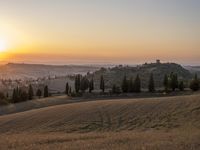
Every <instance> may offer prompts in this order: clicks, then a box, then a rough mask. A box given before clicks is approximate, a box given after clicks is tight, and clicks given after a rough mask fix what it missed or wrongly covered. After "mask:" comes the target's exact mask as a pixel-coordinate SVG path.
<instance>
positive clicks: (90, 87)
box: [89, 79, 94, 93]
mask: <svg viewBox="0 0 200 150" xmlns="http://www.w3.org/2000/svg"><path fill="white" fill-rule="evenodd" d="M93 90H94V80H93V79H91V80H90V83H89V92H90V93H92V91H93Z"/></svg>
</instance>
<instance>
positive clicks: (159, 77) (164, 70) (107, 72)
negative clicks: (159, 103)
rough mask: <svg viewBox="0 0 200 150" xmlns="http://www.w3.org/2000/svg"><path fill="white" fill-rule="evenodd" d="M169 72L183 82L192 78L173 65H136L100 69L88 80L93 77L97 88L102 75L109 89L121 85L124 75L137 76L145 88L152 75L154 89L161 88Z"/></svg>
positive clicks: (179, 66) (181, 68)
mask: <svg viewBox="0 0 200 150" xmlns="http://www.w3.org/2000/svg"><path fill="white" fill-rule="evenodd" d="M171 72H173V73H176V74H178V77H179V79H180V80H182V79H183V80H184V81H187V80H190V79H191V78H192V73H190V72H189V71H188V70H186V69H185V68H183V67H182V66H181V65H179V64H175V63H151V64H144V65H138V66H136V67H131V66H122V65H120V66H116V67H113V68H107V69H106V68H101V69H100V70H98V71H95V72H94V73H93V74H90V75H89V76H90V78H91V77H94V80H95V83H96V86H97V87H99V79H100V76H101V75H103V76H104V78H105V82H106V86H107V88H111V87H112V84H113V83H115V84H117V85H121V82H122V79H123V77H124V75H126V76H127V78H133V79H134V78H135V77H136V75H137V74H139V75H140V77H141V81H142V87H147V84H148V81H149V76H150V74H151V73H153V75H154V80H155V84H156V87H162V85H163V78H164V75H165V74H168V75H169V74H170V73H171Z"/></svg>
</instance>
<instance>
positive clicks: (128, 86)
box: [66, 72, 200, 95]
mask: <svg viewBox="0 0 200 150" xmlns="http://www.w3.org/2000/svg"><path fill="white" fill-rule="evenodd" d="M99 82H100V83H99V85H100V86H99V90H101V92H102V93H104V92H105V89H106V88H105V80H104V76H103V75H102V76H101V77H100V81H99ZM74 87H75V91H74V92H73V91H72V88H71V87H70V86H69V84H68V83H67V84H66V94H67V95H74V94H80V93H85V92H86V91H88V92H89V93H92V91H93V90H94V79H93V78H92V79H91V80H89V79H87V77H86V76H82V75H76V76H75V82H74ZM163 87H164V91H165V92H170V91H175V90H177V89H179V91H184V90H185V88H186V85H185V83H184V81H183V80H179V79H178V75H177V74H176V73H173V72H172V73H170V74H169V75H167V74H166V75H165V76H164V79H163ZM189 87H190V89H191V90H193V91H198V90H199V88H200V81H199V79H198V77H197V74H195V76H194V78H193V79H192V81H191V82H190V85H189ZM147 89H148V91H149V92H151V93H153V92H156V86H155V81H154V75H153V73H151V74H150V77H149V82H148V87H147ZM141 91H142V86H141V79H140V76H139V74H138V75H137V76H136V77H135V79H133V78H130V79H128V78H127V76H126V75H125V76H124V77H123V80H122V82H121V85H120V86H118V85H116V84H113V86H112V90H111V92H112V93H114V94H117V93H140V92H141Z"/></svg>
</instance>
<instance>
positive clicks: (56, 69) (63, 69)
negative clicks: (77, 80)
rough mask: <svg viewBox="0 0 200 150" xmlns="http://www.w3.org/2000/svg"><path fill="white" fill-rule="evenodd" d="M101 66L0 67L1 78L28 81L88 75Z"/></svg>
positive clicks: (12, 64)
mask: <svg viewBox="0 0 200 150" xmlns="http://www.w3.org/2000/svg"><path fill="white" fill-rule="evenodd" d="M99 68H100V67H99V66H82V65H63V66H57V65H43V64H16V63H8V64H6V65H2V66H0V70H1V71H0V78H3V79H26V78H33V79H35V78H39V77H48V76H66V75H72V74H77V73H79V74H86V73H87V72H91V71H95V70H97V69H99Z"/></svg>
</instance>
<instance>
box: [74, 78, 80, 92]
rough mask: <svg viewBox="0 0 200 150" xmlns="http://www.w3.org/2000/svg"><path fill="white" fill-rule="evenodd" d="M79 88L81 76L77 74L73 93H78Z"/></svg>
mask: <svg viewBox="0 0 200 150" xmlns="http://www.w3.org/2000/svg"><path fill="white" fill-rule="evenodd" d="M80 86H81V75H80V74H78V75H76V77H75V91H76V93H79V91H80Z"/></svg>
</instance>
